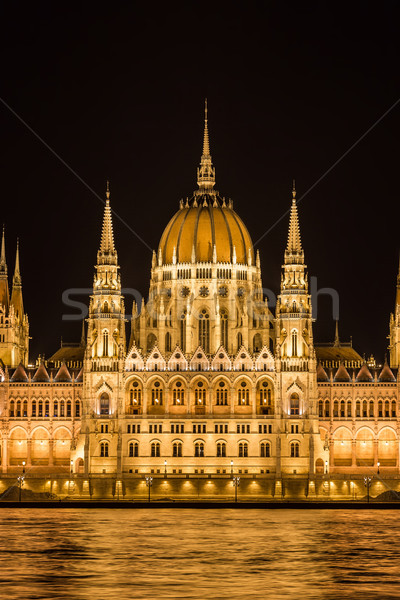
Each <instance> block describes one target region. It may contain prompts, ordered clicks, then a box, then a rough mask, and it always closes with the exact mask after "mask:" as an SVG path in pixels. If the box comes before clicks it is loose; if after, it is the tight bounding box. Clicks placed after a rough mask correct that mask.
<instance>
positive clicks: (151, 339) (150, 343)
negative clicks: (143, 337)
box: [147, 333, 156, 352]
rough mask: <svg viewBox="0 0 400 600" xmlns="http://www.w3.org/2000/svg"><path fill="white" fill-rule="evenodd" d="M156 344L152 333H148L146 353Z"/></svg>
mask: <svg viewBox="0 0 400 600" xmlns="http://www.w3.org/2000/svg"><path fill="white" fill-rule="evenodd" d="M155 343H156V336H155V335H154V333H149V335H148V336H147V352H150V351H151V350H152V349H153V346H155Z"/></svg>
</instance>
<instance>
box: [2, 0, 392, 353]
mask: <svg viewBox="0 0 400 600" xmlns="http://www.w3.org/2000/svg"><path fill="white" fill-rule="evenodd" d="M396 4H397V3H396V2H376V3H368V2H352V3H333V2H332V3H325V2H301V3H300V2H293V3H291V2H286V3H271V2H265V3H246V4H245V3H240V4H235V3H226V4H225V3H204V2H199V3H185V4H174V3H165V7H164V8H163V9H160V8H159V6H158V4H157V5H156V4H154V5H152V4H149V3H147V5H145V3H133V2H132V3H122V2H121V3H118V2H117V3H109V4H108V7H107V8H101V7H100V6H99V3H96V4H95V3H93V4H90V3H85V4H84V5H83V6H81V7H78V5H77V4H72V3H68V4H64V5H63V4H61V3H52V4H45V3H30V4H24V3H21V2H14V3H13V4H12V5H10V3H7V4H6V3H3V4H2V6H1V9H0V16H1V22H2V25H3V27H2V35H1V41H0V44H1V57H2V59H1V62H2V76H1V78H0V86H1V88H0V89H1V92H0V96H1V98H2V100H3V101H5V102H6V103H7V104H8V105H9V106H10V107H11V108H12V109H13V110H14V111H15V112H16V113H17V114H18V115H19V116H20V117H21V118H22V119H24V120H25V121H26V122H27V123H28V124H29V126H30V127H31V128H32V129H33V130H34V131H35V132H37V134H38V135H39V136H40V137H41V138H43V140H45V142H46V143H47V144H48V145H49V146H50V147H51V148H53V149H54V151H55V152H56V153H58V154H59V155H60V156H61V157H62V159H63V160H64V161H65V162H66V163H68V165H70V167H71V168H72V169H73V170H74V171H76V173H77V174H79V176H80V177H81V178H82V179H83V180H84V181H85V182H87V184H88V186H90V187H91V188H93V189H94V190H95V191H96V192H97V193H98V194H99V195H101V196H102V197H103V196H104V190H105V182H106V179H108V178H109V179H110V181H111V194H112V206H113V208H114V210H115V211H116V212H117V213H118V214H119V215H120V216H121V218H122V219H123V220H124V221H126V222H127V223H128V224H129V226H130V227H131V228H133V229H134V230H135V231H137V232H138V233H139V234H140V236H141V237H142V238H143V239H144V240H145V241H146V243H147V244H148V245H149V246H150V247H151V248H157V246H158V242H159V238H160V236H161V233H162V231H163V228H164V227H165V225H166V224H167V222H168V221H169V219H170V217H171V216H172V215H173V213H174V212H175V211H176V209H177V207H178V201H179V199H180V198H181V197H185V196H190V194H191V192H192V191H193V190H194V189H195V187H196V185H195V177H196V167H197V164H198V162H199V159H200V154H201V143H202V127H203V121H202V119H203V113H202V111H203V102H204V98H205V97H206V96H207V97H208V101H209V125H210V134H211V148H212V156H213V162H214V165H215V167H216V175H217V186H216V187H217V189H219V190H220V192H221V193H222V194H223V195H225V196H226V197H232V199H233V201H234V207H235V209H236V210H237V212H238V213H239V215H240V216H241V217H242V218H243V220H244V222H245V223H246V225H247V227H248V229H249V231H250V233H251V235H252V238H253V241H256V240H257V239H258V238H259V237H261V236H262V235H263V233H264V232H265V231H266V230H267V229H269V228H270V227H271V226H272V225H273V224H274V223H275V222H276V220H277V219H279V217H280V216H281V215H282V214H283V213H284V212H285V211H286V210H287V208H288V207H289V205H290V198H291V194H290V189H291V181H292V178H293V177H295V178H296V182H297V189H298V195H299V196H301V195H302V194H303V193H304V192H306V191H307V190H308V189H309V188H310V187H311V186H312V185H313V184H314V183H315V182H316V181H317V180H318V179H319V178H320V177H321V176H322V175H323V174H324V173H325V172H326V171H327V170H328V169H329V168H330V167H331V166H332V165H333V163H335V161H337V160H338V159H339V158H340V157H341V156H342V155H343V153H344V152H345V151H346V150H347V149H348V148H349V147H350V146H351V145H352V144H354V143H355V142H356V141H357V140H358V139H359V138H360V136H362V135H363V134H364V133H365V132H366V131H367V130H368V128H370V127H371V125H373V124H374V123H375V122H376V121H377V120H378V119H379V118H380V117H381V116H382V115H383V114H384V113H385V111H387V110H388V109H389V108H390V107H391V106H392V105H393V104H394V103H395V102H396V101H397V100H398V99H399V98H400V82H399V68H398V65H399V26H398V23H399V14H398V11H397V6H396ZM0 126H1V156H0V160H1V163H0V164H1V167H0V168H1V197H2V203H1V207H2V208H1V212H2V220H3V221H4V223H5V224H6V229H7V258H8V264H9V269H10V270H11V271H12V269H13V263H14V245H15V241H16V237H17V236H19V237H20V243H21V268H22V277H23V286H24V299H25V307H26V310H27V312H28V314H29V317H30V322H31V334H32V338H33V339H32V342H31V350H32V352H31V354H32V357H33V358H34V357H35V356H37V354H38V352H41V353H45V354H46V355H47V356H49V355H50V354H51V353H52V352H54V351H55V350H56V349H57V347H58V346H59V339H60V336H61V335H62V336H63V338H64V339H65V340H71V341H74V340H78V339H79V335H80V326H79V324H78V323H72V324H71V323H65V322H63V321H62V319H61V317H62V314H63V312H65V311H64V307H63V304H62V301H61V295H62V292H63V290H65V289H66V288H71V287H82V288H86V287H90V286H91V284H92V278H93V265H94V263H95V258H96V252H97V248H98V243H99V237H100V227H101V218H102V211H103V206H102V204H101V203H100V201H99V200H98V198H96V196H95V195H93V194H92V193H91V192H90V191H89V190H88V189H87V188H86V187H85V186H84V185H83V184H82V183H81V182H80V181H79V179H78V178H76V177H75V176H74V175H73V174H72V173H71V172H70V171H69V170H68V169H67V168H66V167H65V166H64V165H63V164H61V162H60V161H59V160H58V159H57V158H56V157H55V156H54V155H53V154H52V153H51V152H50V151H49V150H48V149H47V148H46V147H45V146H44V145H43V144H42V143H41V142H40V141H39V140H38V139H37V138H35V136H34V135H33V134H32V133H31V132H30V131H29V130H28V129H27V128H26V127H25V126H24V125H22V124H21V122H20V121H19V120H18V119H17V118H16V117H15V116H14V115H13V114H12V113H11V112H10V111H9V110H8V109H7V108H6V107H5V106H4V105H0ZM399 134H400V103H399V104H398V105H397V106H396V107H395V108H394V109H393V110H392V111H391V112H390V113H389V114H388V115H387V116H386V117H385V118H384V119H382V121H381V122H380V123H379V124H377V125H376V127H375V128H374V129H373V130H372V131H371V132H370V133H369V134H368V135H367V136H366V137H365V138H364V139H363V140H362V141H361V142H360V143H359V144H358V145H357V147H356V148H354V149H353V150H352V151H351V152H350V153H349V154H348V155H347V156H346V157H345V158H344V159H343V161H341V162H340V164H338V165H337V166H336V167H335V168H334V169H333V170H332V171H331V172H330V173H329V174H328V175H327V176H326V177H325V178H324V179H323V180H322V181H321V182H320V183H319V184H318V185H317V186H316V187H315V188H314V189H313V190H312V191H311V192H310V193H309V194H307V196H306V197H305V198H304V200H303V201H302V202H301V203H300V205H299V212H300V220H301V230H302V238H303V245H304V248H305V253H306V261H307V264H308V267H309V272H310V275H314V276H317V277H318V287H320V288H322V287H332V288H334V289H336V290H337V291H338V292H339V295H340V327H341V337H342V339H344V340H346V339H349V337H350V335H352V336H353V341H354V345H355V347H356V348H357V349H358V351H359V352H361V353H364V352H365V353H367V354H369V353H371V352H373V353H374V354H375V355H376V356H377V357H378V358H382V357H383V354H384V351H385V347H386V345H387V340H386V336H387V334H388V320H389V313H390V311H391V310H393V303H394V293H395V281H396V273H397V266H398V252H399V236H398V228H399V201H398V196H399V185H400V175H399V169H398V165H399V143H398V139H399ZM114 225H115V235H116V242H117V248H118V252H119V259H120V264H121V274H122V282H123V285H124V286H127V287H134V288H137V289H138V290H140V292H141V293H143V294H146V293H147V291H148V282H149V272H150V262H151V253H150V252H149V250H148V249H147V248H146V246H145V245H143V244H142V243H141V242H140V241H139V240H138V239H137V238H136V237H135V236H134V235H133V234H132V233H131V232H130V231H129V229H128V228H127V227H125V226H124V225H123V224H122V223H121V222H118V221H117V220H115V219H114ZM287 226H288V218H287V217H285V219H283V220H282V221H281V222H280V223H279V224H278V225H277V226H276V227H275V228H274V229H273V230H272V231H271V232H270V233H269V234H268V235H267V236H266V237H264V239H263V240H262V242H261V243H260V244H259V246H258V247H259V248H260V253H261V266H262V274H263V284H264V286H265V287H268V288H271V289H272V290H274V291H276V292H277V291H278V287H279V281H280V266H281V263H282V257H283V250H284V246H285V242H286V235H287ZM333 333H334V323H333V321H332V316H331V310H330V305H329V303H328V302H321V303H320V304H319V311H318V321H317V324H316V329H315V337H316V340H317V341H329V340H330V339H331V338H332V337H333Z"/></svg>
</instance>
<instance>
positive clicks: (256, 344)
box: [253, 333, 262, 352]
mask: <svg viewBox="0 0 400 600" xmlns="http://www.w3.org/2000/svg"><path fill="white" fill-rule="evenodd" d="M261 348H262V337H261V334H259V333H256V334H255V336H254V337H253V352H260V350H261Z"/></svg>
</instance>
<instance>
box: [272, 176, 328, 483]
mask: <svg viewBox="0 0 400 600" xmlns="http://www.w3.org/2000/svg"><path fill="white" fill-rule="evenodd" d="M282 269H283V272H282V279H281V290H280V294H279V296H278V300H277V307H276V321H275V334H276V368H277V376H278V379H279V387H280V391H281V433H284V434H285V435H284V436H283V437H281V442H282V445H281V446H280V447H281V456H280V457H278V463H280V464H281V468H282V471H284V472H285V471H286V472H287V473H293V472H295V473H307V472H308V473H309V474H310V476H312V475H313V474H314V473H315V466H316V461H317V460H326V459H327V457H326V456H325V454H324V450H323V447H322V442H321V440H320V435H319V426H318V416H317V397H318V392H317V376H316V358H315V350H314V343H313V331H312V309H311V296H310V295H309V293H308V275H307V270H306V269H307V267H306V265H305V263H304V251H303V248H302V244H301V236H300V225H299V217H298V211H297V202H296V189H295V184H294V182H293V190H292V204H291V208H290V220H289V234H288V241H287V246H286V250H285V255H284V264H283V266H282ZM278 471H279V469H278Z"/></svg>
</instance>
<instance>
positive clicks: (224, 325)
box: [220, 309, 228, 350]
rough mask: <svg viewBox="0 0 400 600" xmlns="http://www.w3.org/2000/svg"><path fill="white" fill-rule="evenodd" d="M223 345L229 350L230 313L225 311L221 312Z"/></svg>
mask: <svg viewBox="0 0 400 600" xmlns="http://www.w3.org/2000/svg"><path fill="white" fill-rule="evenodd" d="M220 321H221V345H222V346H223V347H224V348H225V350H228V313H227V311H226V310H225V309H223V310H221V312H220Z"/></svg>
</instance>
